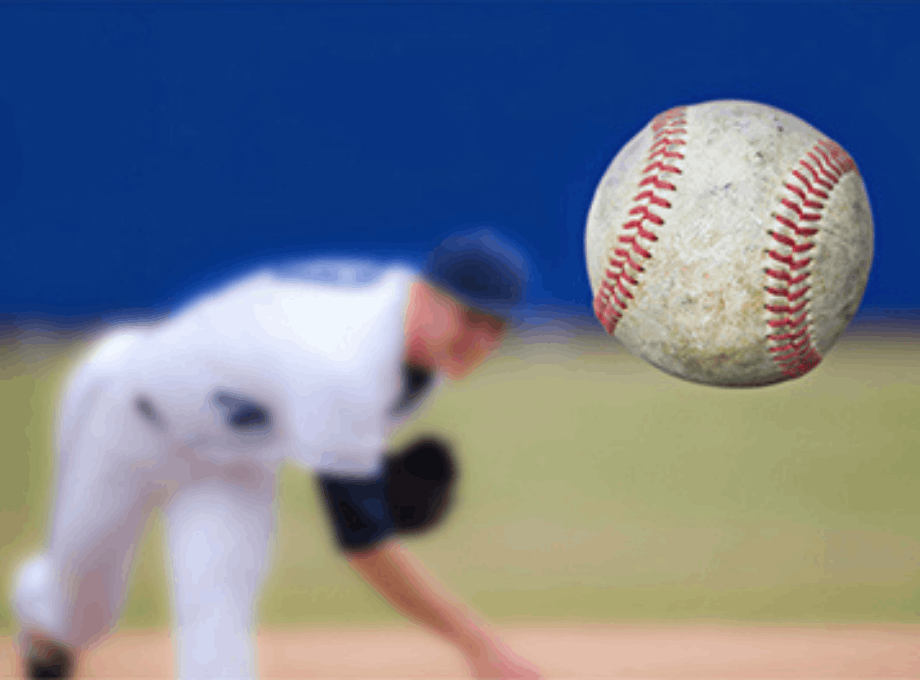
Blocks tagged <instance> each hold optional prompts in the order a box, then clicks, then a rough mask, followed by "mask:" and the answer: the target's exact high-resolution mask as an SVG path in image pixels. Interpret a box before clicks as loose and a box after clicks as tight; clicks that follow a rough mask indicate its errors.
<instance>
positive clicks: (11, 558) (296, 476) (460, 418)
mask: <svg viewBox="0 0 920 680" xmlns="http://www.w3.org/2000/svg"><path fill="white" fill-rule="evenodd" d="M67 364H68V359H67V357H66V356H61V357H60V358H58V359H56V360H48V361H46V362H45V364H44V365H43V366H42V367H40V368H30V369H26V368H24V367H23V366H22V365H18V364H17V363H16V361H15V360H14V359H13V358H11V357H10V356H8V357H7V360H6V362H5V363H4V368H3V374H2V377H3V378H4V379H3V381H2V383H0V405H2V411H0V418H2V425H3V432H4V440H3V441H4V462H5V465H4V474H3V475H2V476H0V503H2V507H0V512H2V515H0V536H2V540H0V545H2V546H3V547H2V548H0V552H2V567H0V569H2V571H0V576H2V579H3V586H4V588H6V587H7V584H8V581H9V573H10V571H11V569H12V566H13V565H14V564H15V562H16V560H18V559H19V558H20V557H21V556H22V555H24V554H26V553H27V552H28V551H29V550H31V549H33V548H35V547H36V546H38V545H39V544H40V541H41V538H42V536H41V532H42V529H43V526H44V521H45V519H46V515H47V499H48V492H49V481H50V474H51V465H50V424H51V409H52V407H53V404H54V398H55V393H56V389H57V386H58V384H59V381H60V378H61V375H62V373H63V372H64V371H65V370H66V367H67ZM918 404H920V349H918V345H917V343H916V340H915V338H913V337H910V336H901V337H883V336H878V337H872V336H865V335H863V336H860V337H856V336H852V337H850V338H845V339H844V340H843V341H842V342H841V343H840V344H838V346H837V347H836V348H835V349H834V351H833V352H832V353H831V354H830V355H829V357H828V358H827V359H826V360H825V362H824V364H822V366H821V367H819V368H818V369H817V370H816V371H814V372H813V373H812V374H810V375H808V376H806V377H805V378H802V379H800V380H797V381H795V382H793V383H788V384H784V385H778V386H771V387H767V388H761V389H755V390H725V389H717V388H708V387H702V386H697V385H692V384H688V383H683V382H680V381H678V380H676V379H674V378H670V377H668V376H666V375H663V374H661V373H659V372H657V371H655V370H654V369H652V368H650V367H648V366H646V365H645V364H644V363H642V362H641V361H639V360H638V359H635V358H633V357H630V356H628V355H626V354H624V353H623V352H622V351H618V350H617V349H616V348H615V347H612V346H610V345H607V344H603V343H602V344H597V341H595V340H589V339H584V340H582V339H573V340H572V341H571V342H570V344H569V345H567V346H560V345H539V344H536V345H526V346H524V345H513V346H511V347H510V348H509V349H508V350H507V351H506V352H504V354H503V356H501V357H499V358H497V359H496V360H494V361H493V362H491V363H490V364H489V365H488V366H487V367H485V368H483V369H481V370H480V371H479V372H478V373H477V374H476V375H475V376H473V377H472V378H470V379H468V380H467V381H465V382H464V383H461V384H458V385H455V386H450V387H448V388H447V389H446V390H445V391H444V392H443V394H442V396H441V398H440V399H439V400H438V401H437V402H436V404H435V405H434V407H433V408H432V409H431V410H430V411H429V412H427V413H426V414H425V416H424V418H423V419H422V420H420V421H419V422H417V423H415V424H414V425H413V426H412V428H411V430H409V431H406V432H404V433H402V434H401V437H400V438H401V439H406V438H409V437H411V436H412V435H413V434H416V433H418V432H421V431H438V432H443V433H448V434H450V435H452V436H453V437H454V439H455V441H456V442H457V444H458V450H459V452H460V455H461V456H462V460H463V467H462V480H461V487H460V500H459V502H458V504H457V505H456V507H455V511H454V514H453V515H451V516H450V518H449V521H448V523H447V525H446V526H445V528H443V529H442V530H440V531H439V532H437V533H436V534H433V535H431V536H428V537H425V538H420V539H414V540H412V541H411V544H412V545H413V547H414V549H415V550H416V551H417V553H418V554H419V555H420V556H421V557H422V558H423V559H424V560H425V561H426V562H427V563H428V564H429V565H430V567H431V568H432V570H433V571H434V572H435V573H437V574H438V575H439V576H440V577H442V578H443V579H445V580H446V581H447V582H448V583H449V584H451V585H452V586H453V587H454V588H455V589H456V590H457V591H459V592H460V593H461V594H463V595H465V596H466V597H468V598H470V599H471V600H472V601H473V602H474V603H475V604H476V606H477V607H479V608H480V609H481V610H482V611H483V612H485V613H486V614H487V615H489V616H492V617H495V618H497V619H503V620H509V619H514V620H535V619H547V620H554V621H559V620H563V619H567V620H612V619H645V620H660V619H688V618H695V619H710V620H712V619H727V620H739V621H740V620H754V621H864V622H865V621H891V622H918V621H920V568H918V567H920V493H918V482H920V457H918V456H917V442H918V433H920V419H918V417H917V415H918V408H917V407H918ZM280 488H281V493H280V523H279V531H278V536H277V553H276V558H275V564H274V569H273V572H272V575H271V578H270V581H269V583H268V586H267V587H266V591H265V593H264V597H263V600H262V618H263V621H264V622H265V624H267V625H272V626H283V625H296V624H309V623H319V622H332V621H336V622H379V621H389V620H395V619H396V618H397V617H396V615H395V614H393V613H391V612H390V610H389V609H388V608H387V607H386V606H385V605H384V604H383V603H382V602H381V601H380V600H378V599H377V597H376V596H375V595H374V594H373V593H372V592H371V591H370V590H369V589H368V588H367V587H365V586H364V585H363V584H362V583H361V582H360V581H359V580H358V579H357V577H355V576H354V575H353V574H352V573H350V571H349V569H348V568H347V566H346V565H345V563H344V561H343V560H342V559H341V558H340V557H339V556H337V555H336V553H335V550H334V548H333V544H332V541H331V539H330V533H329V530H328V529H327V527H326V525H325V523H324V520H323V518H322V516H321V515H319V513H318V509H319V506H318V504H317V501H316V497H315V494H314V489H313V483H312V481H311V479H310V478H308V477H307V476H305V475H304V474H303V473H301V472H298V471H296V470H294V469H284V471H283V473H282V474H281V478H280ZM161 537H162V533H161V528H160V526H159V523H158V519H156V518H155V519H154V521H152V522H151V527H150V531H149V533H148V536H147V539H146V541H145V544H144V549H143V551H142V552H141V554H140V559H139V561H138V567H137V572H136V575H135V578H134V582H133V587H132V591H131V595H130V599H129V603H128V606H127V610H126V612H125V615H124V618H123V622H122V623H123V625H125V626H162V625H165V624H166V623H167V620H168V604H167V601H166V597H165V592H166V585H165V584H166V576H165V572H164V568H163V556H162V549H161V544H160V541H161ZM0 621H3V622H6V626H7V627H8V626H9V610H8V607H7V605H6V603H5V602H4V603H3V604H2V608H0Z"/></svg>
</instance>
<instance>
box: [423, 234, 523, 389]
mask: <svg viewBox="0 0 920 680" xmlns="http://www.w3.org/2000/svg"><path fill="white" fill-rule="evenodd" d="M423 278H424V283H423V284H421V285H419V286H416V288H415V290H414V292H413V296H412V297H413V302H412V303H411V304H410V318H409V328H410V334H409V335H410V337H409V343H410V348H409V349H410V353H413V354H415V355H416V358H417V359H419V360H423V361H424V360H425V359H427V360H428V363H435V364H436V365H437V368H440V369H442V370H444V371H445V372H446V373H447V374H448V375H450V376H451V377H455V378H458V377H462V376H463V375H465V374H467V373H469V372H470V371H471V370H472V369H473V368H475V367H476V366H477V365H478V364H479V363H481V362H482V361H483V360H484V359H485V358H486V357H487V356H488V355H489V354H490V353H491V352H492V351H493V350H494V349H496V348H497V347H498V345H499V344H500V343H501V341H502V339H503V337H504V333H505V330H506V328H507V326H508V324H509V323H510V321H511V313H512V311H513V310H514V309H515V308H516V307H517V306H518V305H520V304H521V303H522V302H523V300H524V292H525V289H526V286H527V282H528V280H529V266H528V261H527V257H526V255H525V254H524V251H523V250H521V249H520V248H518V247H517V246H516V245H514V244H513V243H512V242H511V241H510V240H509V239H508V238H506V237H504V236H502V235H500V234H499V233H497V232H496V231H494V230H493V229H488V228H485V227H481V228H477V229H472V230H468V231H464V232H460V233H456V234H452V235H451V236H449V237H448V238H446V239H445V240H444V241H442V242H441V243H440V244H439V245H438V246H437V247H435V248H434V249H433V250H432V251H431V254H430V255H429V258H428V262H427V264H426V267H425V269H424V271H423Z"/></svg>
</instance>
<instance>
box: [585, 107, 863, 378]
mask: <svg viewBox="0 0 920 680" xmlns="http://www.w3.org/2000/svg"><path fill="white" fill-rule="evenodd" d="M585 255H586V264H587V269H588V276H589V279H590V282H591V287H592V291H593V292H594V296H595V299H594V302H595V304H594V309H595V314H596V315H597V317H598V319H599V320H600V322H601V323H602V324H603V325H604V327H605V328H606V329H607V330H608V332H609V333H610V334H611V335H613V336H615V337H616V338H617V339H618V340H619V341H620V342H621V343H622V344H623V345H624V346H625V347H626V349H627V350H629V351H630V352H632V353H634V354H636V355H638V356H640V357H642V358H643V359H645V360H646V361H648V362H649V363H650V364H652V365H653V366H656V367H658V368H660V369H661V370H663V371H665V372H666V373H669V374H671V375H674V376H677V377H679V378H683V379H686V380H690V381H694V382H699V383H705V384H710V385H719V386H758V385H767V384H771V383H776V382H781V381H783V380H788V379H791V378H796V377H799V376H801V375H805V374H806V373H808V372H809V371H811V370H812V369H814V368H815V367H816V366H817V365H818V364H819V363H820V361H821V359H822V358H823V357H824V355H826V353H827V352H828V351H829V350H830V349H831V347H832V346H833V344H834V343H835V342H836V340H837V339H838V338H839V337H840V335H841V334H842V333H843V331H844V330H845V329H846V326H847V324H848V323H849V322H850V320H851V319H852V318H853V316H854V315H855V313H856V310H857V308H858V307H859V303H860V301H861V300H862V296H863V293H864V292H865V288H866V283H867V281H868V277H869V271H870V268H871V264H872V256H873V223H872V211H871V209H870V206H869V199H868V196H867V194H866V188H865V185H864V184H863V181H862V177H861V176H860V173H859V170H858V169H857V167H856V164H855V163H854V162H853V160H852V158H850V157H849V155H848V154H847V153H846V152H845V151H844V150H843V149H842V147H841V146H840V145H838V144H837V143H836V142H834V141H833V140H831V139H829V138H828V137H827V136H826V135H824V134H822V133H821V132H820V131H818V130H816V129H815V128H814V127H812V126H811V125H809V124H808V123H806V122H804V121H803V120H801V119H799V118H797V117H795V116H793V115H792V114H790V113H787V112H785V111H782V110H780V109H777V108H774V107H771V106H767V105H765V104H760V103H756V102H747V101H730V100H725V101H712V102H705V103H701V104H696V105H691V106H680V107H676V108H674V109H671V110H669V111H666V112H664V113H662V114H660V115H659V116H656V117H655V119H653V120H652V121H651V122H650V123H649V124H648V125H646V126H645V128H643V129H642V130H641V131H640V132H639V133H638V134H637V135H636V136H635V137H634V138H633V139H632V140H630V142H629V143H628V144H626V146H624V147H623V149H622V150H621V151H620V152H619V153H618V154H617V156H616V157H615V158H614V159H613V162H612V163H611V164H610V166H609V167H608V169H607V171H606V173H605V174H604V176H603V178H602V179H601V181H600V183H599V184H598V187H597V189H596V191H595V194H594V199H593V202H592V204H591V209H590V212H589V215H588V221H587V227H586V230H585Z"/></svg>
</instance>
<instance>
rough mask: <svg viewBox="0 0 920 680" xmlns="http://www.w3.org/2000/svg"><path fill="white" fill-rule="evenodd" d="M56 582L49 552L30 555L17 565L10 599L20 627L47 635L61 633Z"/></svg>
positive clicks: (60, 615)
mask: <svg viewBox="0 0 920 680" xmlns="http://www.w3.org/2000/svg"><path fill="white" fill-rule="evenodd" d="M59 582H60V581H59V579H58V578H57V574H56V570H55V566H54V562H53V561H52V560H51V558H50V557H49V556H48V555H45V554H36V555H32V556H30V557H28V558H26V559H25V560H23V561H22V562H21V563H20V564H19V566H18V567H17V568H16V570H15V572H14V574H13V579H12V587H11V592H10V601H11V604H12V607H13V613H14V614H15V615H16V618H17V620H18V621H19V624H20V626H21V627H22V628H23V629H28V630H40V631H44V632H45V633H46V634H49V635H60V634H62V633H63V625H64V621H63V617H62V612H61V606H60V605H61V603H60V597H59V592H58V590H59V588H58V584H59Z"/></svg>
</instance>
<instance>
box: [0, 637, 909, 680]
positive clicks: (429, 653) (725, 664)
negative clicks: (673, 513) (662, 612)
mask: <svg viewBox="0 0 920 680" xmlns="http://www.w3.org/2000/svg"><path fill="white" fill-rule="evenodd" d="M505 636H506V639H507V640H508V642H509V644H510V645H511V646H512V647H514V648H515V649H516V650H517V651H519V652H520V653H521V654H523V655H524V656H526V657H528V658H529V659H531V660H533V661H534V662H535V663H536V664H538V665H539V666H540V667H541V668H542V669H543V671H544V672H545V673H546V676H547V678H549V679H556V680H563V679H565V680H574V679H575V678H621V679H627V678H636V679H638V678H642V679H644V680H652V679H660V680H665V679H671V678H707V679H711V680H715V679H717V678H735V679H738V678H749V679H754V678H796V679H799V680H805V679H807V678H814V679H817V678H837V679H840V678H920V644H918V643H920V626H838V625H834V626H797V627H780V626H760V627H745V626H712V625H654V626H653V625H627V624H623V625H596V626H593V625H592V626H584V625H579V626H574V625H573V626H566V627H554V628H546V627H536V626H531V627H526V628H525V627H519V628H508V629H505ZM259 652H260V666H261V675H262V678H265V679H266V680H268V679H273V680H281V679H285V680H287V679H290V680H293V679H294V678H330V679H331V678H348V679H350V680H357V679H358V678H367V679H372V678H379V679H387V680H391V679H395V678H445V679H446V678H463V677H469V676H468V674H467V672H466V669H465V666H464V664H463V663H462V661H461V660H460V658H459V657H458V656H457V655H456V654H455V653H454V651H453V650H452V649H450V648H449V647H447V646H445V645H443V644H441V643H440V642H439V641H437V640H435V639H434V638H432V637H431V636H430V635H427V634H426V633H424V632H422V631H419V630H416V629H402V628H395V629H394V628H387V629H371V628H335V629H326V630H320V629H309V630H298V631H271V632H264V633H262V634H261V635H260V636H259ZM171 663H172V644H171V641H170V637H169V635H168V634H167V633H165V632H159V631H158V632H122V633H118V634H116V635H113V636H112V637H110V638H109V639H107V640H106V641H105V642H103V643H102V644H100V645H99V646H98V647H97V648H96V649H94V650H93V651H92V652H91V653H90V654H88V655H87V657H86V658H85V660H84V662H83V664H82V666H83V667H82V669H81V674H80V676H79V677H82V678H126V679H127V678H132V679H136V678H151V679H152V678H169V677H171ZM15 668H16V666H15V659H14V657H13V648H12V641H11V639H10V638H8V637H7V638H3V639H2V641H0V673H2V677H16V676H15Z"/></svg>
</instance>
